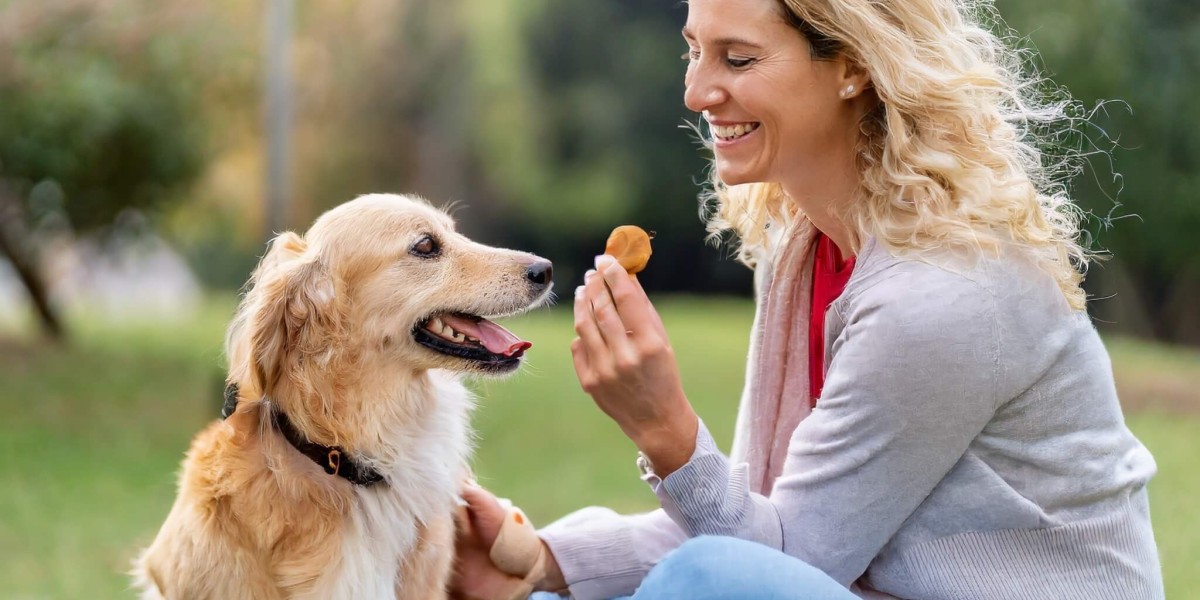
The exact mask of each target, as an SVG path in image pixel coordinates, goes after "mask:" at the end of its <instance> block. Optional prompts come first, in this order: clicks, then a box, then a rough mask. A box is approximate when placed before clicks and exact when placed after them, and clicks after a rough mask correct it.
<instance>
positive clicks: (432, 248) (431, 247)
mask: <svg viewBox="0 0 1200 600" xmlns="http://www.w3.org/2000/svg"><path fill="white" fill-rule="evenodd" d="M440 249H441V248H440V247H439V246H438V243H437V240H434V239H433V237H432V236H428V235H427V236H425V237H423V238H421V239H419V240H417V243H415V244H413V247H412V249H411V250H409V253H411V254H413V255H415V256H421V257H429V256H436V255H437V254H438V251H439V250H440Z"/></svg>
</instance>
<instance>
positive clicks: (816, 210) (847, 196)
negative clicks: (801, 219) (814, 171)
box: [783, 177, 860, 258]
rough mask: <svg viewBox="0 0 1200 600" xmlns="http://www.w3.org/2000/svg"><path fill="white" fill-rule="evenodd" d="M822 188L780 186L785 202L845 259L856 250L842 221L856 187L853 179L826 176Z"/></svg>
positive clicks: (849, 229)
mask: <svg viewBox="0 0 1200 600" xmlns="http://www.w3.org/2000/svg"><path fill="white" fill-rule="evenodd" d="M824 183H825V185H823V186H821V187H820V189H814V187H813V186H812V185H805V186H789V185H787V184H786V183H785V184H784V185H783V191H784V193H785V194H787V197H788V201H789V202H791V203H792V204H793V205H794V206H795V207H796V208H798V209H800V211H801V212H803V213H804V216H806V217H808V220H809V221H811V222H812V224H813V226H815V227H816V228H817V229H818V230H820V231H821V233H823V234H825V235H826V236H828V237H829V239H831V240H833V243H834V244H837V247H838V250H839V251H841V253H842V256H843V257H846V258H849V257H851V256H854V254H855V253H856V252H857V251H858V243H859V242H860V240H858V236H857V235H856V234H855V233H854V232H853V231H852V230H851V228H850V227H849V226H848V225H847V224H846V222H845V221H844V220H843V218H842V215H843V214H845V210H844V209H845V205H846V203H847V202H850V201H851V198H853V197H854V194H855V191H856V190H857V188H858V180H857V178H848V177H830V178H828V179H826V180H825V182H824Z"/></svg>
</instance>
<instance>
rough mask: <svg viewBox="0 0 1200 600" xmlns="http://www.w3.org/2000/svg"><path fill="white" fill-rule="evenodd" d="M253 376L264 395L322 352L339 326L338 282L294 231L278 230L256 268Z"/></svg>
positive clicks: (251, 351) (251, 366)
mask: <svg viewBox="0 0 1200 600" xmlns="http://www.w3.org/2000/svg"><path fill="white" fill-rule="evenodd" d="M254 294H255V295H256V296H257V310H255V311H254V315H253V316H252V317H251V322H250V323H249V325H250V357H249V358H250V363H251V364H250V376H251V379H252V381H253V383H254V384H255V387H257V388H258V389H259V390H261V391H262V393H263V395H264V396H271V395H272V393H273V392H274V391H275V387H276V385H277V384H278V383H279V381H280V379H281V378H282V377H286V376H288V375H289V370H291V369H293V368H295V367H296V366H297V364H298V363H300V362H301V361H302V360H303V359H304V358H305V357H311V356H313V355H315V354H318V353H321V352H324V351H326V350H327V349H328V347H329V343H328V342H329V337H330V336H331V335H332V334H333V333H334V331H335V329H336V325H337V320H338V319H337V311H336V310H335V307H334V304H335V298H334V295H335V293H334V285H333V281H332V279H331V278H330V276H329V274H328V272H326V270H325V268H324V265H322V264H321V261H320V260H318V259H317V258H316V257H314V256H311V254H310V253H309V252H308V247H307V244H306V243H305V242H304V240H303V239H302V238H300V237H299V236H297V235H296V234H294V233H291V232H287V233H283V234H280V235H279V236H278V237H276V238H275V240H274V241H273V242H272V244H271V249H270V251H268V252H267V255H266V256H264V257H263V259H262V262H261V263H260V264H259V267H258V269H257V271H256V282H255V286H254Z"/></svg>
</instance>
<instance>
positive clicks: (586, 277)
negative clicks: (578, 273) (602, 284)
mask: <svg viewBox="0 0 1200 600" xmlns="http://www.w3.org/2000/svg"><path fill="white" fill-rule="evenodd" d="M595 275H596V270H595V269H588V270H587V272H585V273H584V274H583V280H584V281H590V280H591V279H592V277H593V276H595Z"/></svg>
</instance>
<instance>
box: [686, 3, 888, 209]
mask: <svg viewBox="0 0 1200 600" xmlns="http://www.w3.org/2000/svg"><path fill="white" fill-rule="evenodd" d="M783 11H784V9H783V8H782V7H781V6H780V5H779V4H778V2H777V0H690V1H689V3H688V18H687V25H686V26H685V27H684V31H683V35H684V39H685V40H686V41H687V44H688V49H689V53H688V59H689V60H688V67H687V76H686V79H685V84H686V86H687V90H686V92H685V94H684V101H685V104H687V107H688V108H689V109H691V110H693V111H696V112H698V113H703V115H704V119H705V120H706V121H707V122H708V124H709V128H710V130H711V132H712V139H713V142H714V143H713V146H714V153H715V156H716V161H715V164H716V167H717V173H718V175H719V176H720V178H721V180H722V181H724V182H725V183H726V184H729V185H737V184H742V183H752V182H767V181H770V182H783V181H786V180H788V179H795V178H801V179H802V178H805V177H819V176H820V175H821V173H822V171H823V170H825V167H824V165H827V164H829V161H830V158H831V156H844V155H845V154H846V153H850V156H852V155H853V149H854V144H855V141H856V139H857V135H858V125H857V121H858V118H859V113H858V112H857V111H856V110H855V107H854V106H853V105H852V104H851V103H850V102H846V100H845V99H844V98H843V97H842V96H841V92H843V91H844V90H845V89H846V88H847V87H848V86H849V85H854V83H855V82H863V81H865V80H864V79H863V78H862V77H861V76H860V75H859V74H858V73H856V72H855V70H854V69H852V68H849V67H848V65H847V63H846V61H845V60H844V59H842V58H841V57H834V58H833V59H831V60H817V59H814V58H813V57H812V51H811V47H810V44H809V42H808V40H806V39H805V38H804V36H803V35H802V34H801V33H800V31H799V30H798V29H797V28H796V27H794V26H792V25H791V24H789V23H788V22H787V21H785V19H784V12H783ZM858 89H861V83H860V84H859V86H858Z"/></svg>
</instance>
